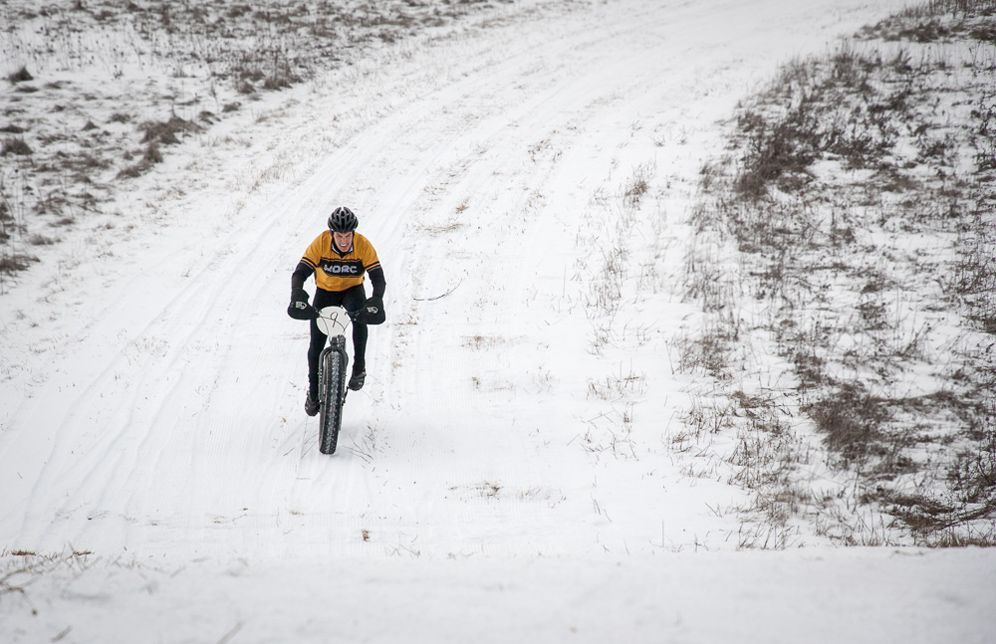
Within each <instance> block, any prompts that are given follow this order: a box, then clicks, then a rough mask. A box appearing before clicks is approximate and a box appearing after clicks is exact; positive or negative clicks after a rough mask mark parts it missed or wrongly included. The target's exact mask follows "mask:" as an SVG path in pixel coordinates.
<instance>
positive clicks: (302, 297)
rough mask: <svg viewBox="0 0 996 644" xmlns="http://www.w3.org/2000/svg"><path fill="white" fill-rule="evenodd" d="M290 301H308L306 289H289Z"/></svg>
mask: <svg viewBox="0 0 996 644" xmlns="http://www.w3.org/2000/svg"><path fill="white" fill-rule="evenodd" d="M291 302H292V303H293V302H304V303H305V304H307V303H308V291H306V290H304V289H303V288H292V289H291Z"/></svg>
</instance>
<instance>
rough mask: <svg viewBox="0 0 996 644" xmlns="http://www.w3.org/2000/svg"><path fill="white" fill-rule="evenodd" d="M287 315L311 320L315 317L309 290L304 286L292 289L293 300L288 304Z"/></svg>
mask: <svg viewBox="0 0 996 644" xmlns="http://www.w3.org/2000/svg"><path fill="white" fill-rule="evenodd" d="M287 315H289V316H291V317H292V318H295V319H297V320H310V319H312V318H314V317H315V310H314V309H313V308H312V306H311V305H310V304H308V292H307V291H306V290H304V289H303V288H295V289H291V301H290V304H289V305H288V306H287Z"/></svg>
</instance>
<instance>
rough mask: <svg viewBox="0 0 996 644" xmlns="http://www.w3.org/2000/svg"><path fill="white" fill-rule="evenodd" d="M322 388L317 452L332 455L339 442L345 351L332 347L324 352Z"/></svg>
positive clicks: (344, 376) (343, 391)
mask: <svg viewBox="0 0 996 644" xmlns="http://www.w3.org/2000/svg"><path fill="white" fill-rule="evenodd" d="M323 358H324V359H323V364H322V367H323V373H324V377H323V381H322V386H323V387H324V391H323V392H322V393H323V399H322V406H321V417H320V419H321V422H320V428H319V429H320V431H319V445H318V447H319V450H320V451H321V453H322V454H334V453H335V449H336V446H337V444H338V442H339V430H340V429H341V428H342V404H343V399H344V396H343V394H344V393H345V382H346V364H345V362H346V360H348V358H346V355H345V350H344V349H342V348H340V347H338V346H333V347H330V348H329V349H328V350H326V351H325V354H324V356H323Z"/></svg>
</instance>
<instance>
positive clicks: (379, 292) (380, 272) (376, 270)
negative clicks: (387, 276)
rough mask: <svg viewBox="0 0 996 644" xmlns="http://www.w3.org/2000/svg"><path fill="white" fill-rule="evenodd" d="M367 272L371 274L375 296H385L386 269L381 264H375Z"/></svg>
mask: <svg viewBox="0 0 996 644" xmlns="http://www.w3.org/2000/svg"><path fill="white" fill-rule="evenodd" d="M367 273H368V274H369V275H370V284H371V285H372V286H373V296H374V297H384V287H385V286H386V285H387V282H385V281H384V269H383V268H381V267H380V266H374V267H373V268H371V269H370V270H369V271H367Z"/></svg>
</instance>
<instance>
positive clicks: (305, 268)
mask: <svg viewBox="0 0 996 644" xmlns="http://www.w3.org/2000/svg"><path fill="white" fill-rule="evenodd" d="M314 272H315V269H313V268H312V267H311V266H309V265H308V264H305V263H304V262H298V265H297V268H295V269H294V274H293V275H291V290H292V291H293V290H294V289H296V288H304V280H306V279H308V278H309V277H310V276H311V274H312V273H314Z"/></svg>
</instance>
